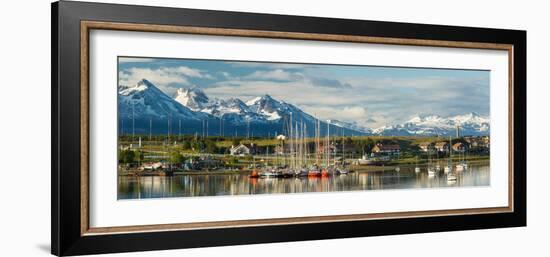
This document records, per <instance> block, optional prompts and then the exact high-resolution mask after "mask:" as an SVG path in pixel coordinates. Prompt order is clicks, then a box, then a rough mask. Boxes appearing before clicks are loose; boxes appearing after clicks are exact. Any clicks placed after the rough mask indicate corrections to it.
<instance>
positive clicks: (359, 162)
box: [52, 1, 526, 255]
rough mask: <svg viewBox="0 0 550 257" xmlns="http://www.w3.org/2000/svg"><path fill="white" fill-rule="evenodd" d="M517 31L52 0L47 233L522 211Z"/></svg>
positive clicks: (459, 226)
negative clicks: (49, 215) (49, 225)
mask: <svg viewBox="0 0 550 257" xmlns="http://www.w3.org/2000/svg"><path fill="white" fill-rule="evenodd" d="M525 84H526V32H525V31H517V30H504V29H488V28H467V27H453V26H440V25H424V24H408V23H394V22H382V21H362V20H345V19H333V18H317V17H301V16H285V15H272V14H255V13H237V12H222V11H210V10H192V9H177V8H164V7H146V6H129V5H113V4H99V3H84V2H72V1H70V2H64V1H62V2H56V3H54V4H53V5H52V98H53V99H52V253H53V254H55V255H80V254H95V253H109V252H126V251H143V250H160V249H175V248H190V247H203V246H221V245H235V244H254V243H267V242H283V241H300V240H316V239H331V238H345V237H362V236H376V235H390V234H405V233H424V232H436V231H453V230H466V229H485V228H499V227H515V226H525V225H526V159H525V156H526V151H525V150H526V147H525V142H526V116H525V108H526V96H525V92H526V90H525V89H526V86H525Z"/></svg>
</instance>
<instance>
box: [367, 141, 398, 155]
mask: <svg viewBox="0 0 550 257" xmlns="http://www.w3.org/2000/svg"><path fill="white" fill-rule="evenodd" d="M372 152H373V153H376V154H399V153H400V152H401V147H400V146H399V145H397V144H388V145H385V144H380V143H377V144H376V145H375V146H374V147H373V148H372Z"/></svg>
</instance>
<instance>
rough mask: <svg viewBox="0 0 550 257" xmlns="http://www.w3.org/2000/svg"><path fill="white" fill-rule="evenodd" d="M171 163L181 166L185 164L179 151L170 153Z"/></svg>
mask: <svg viewBox="0 0 550 257" xmlns="http://www.w3.org/2000/svg"><path fill="white" fill-rule="evenodd" d="M170 162H171V163H174V164H180V163H183V162H185V158H184V157H183V155H181V154H180V153H179V152H177V151H173V152H170Z"/></svg>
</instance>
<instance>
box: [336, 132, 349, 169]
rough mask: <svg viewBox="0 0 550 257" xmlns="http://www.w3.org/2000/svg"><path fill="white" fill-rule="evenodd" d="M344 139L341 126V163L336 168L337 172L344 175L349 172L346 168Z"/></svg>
mask: <svg viewBox="0 0 550 257" xmlns="http://www.w3.org/2000/svg"><path fill="white" fill-rule="evenodd" d="M345 144H346V142H345V140H344V128H342V164H341V165H340V167H339V168H338V169H337V171H338V173H339V174H342V175H346V174H348V173H349V169H348V168H346V152H345Z"/></svg>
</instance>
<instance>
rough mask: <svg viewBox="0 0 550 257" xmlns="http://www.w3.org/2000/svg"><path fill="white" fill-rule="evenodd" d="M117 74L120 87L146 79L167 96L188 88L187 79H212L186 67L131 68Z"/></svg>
mask: <svg viewBox="0 0 550 257" xmlns="http://www.w3.org/2000/svg"><path fill="white" fill-rule="evenodd" d="M118 74H119V84H120V85H134V84H136V83H137V82H138V81H140V80H142V79H147V80H149V81H151V82H152V83H153V84H154V85H155V86H157V87H159V88H160V89H161V90H162V91H164V92H165V93H167V94H169V95H170V94H173V93H174V92H175V91H176V87H182V86H190V85H191V83H190V82H189V78H206V79H211V78H212V76H211V75H209V74H208V73H205V72H204V71H201V70H198V69H193V68H189V67H187V66H177V67H161V68H155V69H153V68H137V67H133V68H129V69H125V70H122V71H119V73H118Z"/></svg>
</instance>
